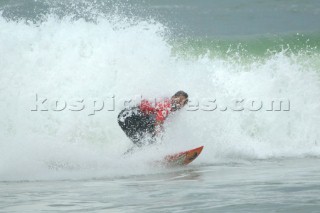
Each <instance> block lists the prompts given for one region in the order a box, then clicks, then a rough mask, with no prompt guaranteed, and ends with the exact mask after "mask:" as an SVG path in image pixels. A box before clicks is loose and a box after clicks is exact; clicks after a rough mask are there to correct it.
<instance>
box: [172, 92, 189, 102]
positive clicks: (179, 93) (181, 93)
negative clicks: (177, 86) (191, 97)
mask: <svg viewBox="0 0 320 213" xmlns="http://www.w3.org/2000/svg"><path fill="white" fill-rule="evenodd" d="M181 95H182V96H183V97H185V98H186V103H187V102H188V94H187V93H186V92H184V91H182V90H180V91H178V92H176V93H175V94H174V95H173V97H179V96H181Z"/></svg>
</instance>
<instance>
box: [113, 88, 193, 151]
mask: <svg viewBox="0 0 320 213" xmlns="http://www.w3.org/2000/svg"><path fill="white" fill-rule="evenodd" d="M187 102H188V94H187V93H186V92H184V91H178V92H176V93H175V94H174V95H173V96H172V97H171V98H164V99H162V100H161V101H154V102H151V101H148V100H142V101H141V102H140V103H139V104H138V105H137V106H134V107H130V108H126V109H124V110H122V111H121V112H120V113H119V115H118V123H119V125H120V127H121V129H122V130H123V131H124V132H125V134H126V135H127V136H128V137H129V138H130V140H131V141H132V142H133V143H134V144H135V145H137V146H138V147H141V146H143V145H145V144H152V143H154V142H155V141H156V138H157V137H158V136H160V135H161V133H162V132H163V131H164V129H163V123H164V121H165V119H166V118H167V117H168V115H169V114H170V113H172V112H175V111H177V110H180V109H181V108H182V107H184V106H185V105H186V104H187Z"/></svg>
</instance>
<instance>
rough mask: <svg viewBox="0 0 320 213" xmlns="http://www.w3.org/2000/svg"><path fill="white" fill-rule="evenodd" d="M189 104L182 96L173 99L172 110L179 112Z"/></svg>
mask: <svg viewBox="0 0 320 213" xmlns="http://www.w3.org/2000/svg"><path fill="white" fill-rule="evenodd" d="M187 102H188V99H187V98H186V97H184V96H183V95H180V96H178V97H172V109H173V110H174V111H175V110H179V109H181V108H182V107H184V106H185V105H186V104H187Z"/></svg>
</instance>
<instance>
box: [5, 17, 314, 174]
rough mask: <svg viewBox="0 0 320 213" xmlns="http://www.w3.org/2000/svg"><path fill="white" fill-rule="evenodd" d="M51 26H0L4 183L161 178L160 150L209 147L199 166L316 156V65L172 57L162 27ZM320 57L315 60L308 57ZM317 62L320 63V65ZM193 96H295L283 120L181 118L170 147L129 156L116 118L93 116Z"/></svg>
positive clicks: (276, 116) (289, 59)
mask: <svg viewBox="0 0 320 213" xmlns="http://www.w3.org/2000/svg"><path fill="white" fill-rule="evenodd" d="M117 20H118V21H114V20H107V19H100V20H99V21H98V23H97V24H93V23H88V22H85V21H83V20H78V21H71V20H70V19H68V18H65V19H63V20H59V19H57V18H55V17H49V18H48V20H47V21H46V22H44V23H42V24H28V25H26V24H25V23H24V22H23V21H21V22H8V21H6V20H4V19H3V18H0V28H1V33H0V55H1V59H0V70H1V78H0V94H1V97H2V98H1V99H2V104H1V105H0V110H1V114H0V117H1V119H0V131H1V134H0V140H1V142H0V146H1V148H0V152H1V153H0V180H24V179H55V178H59V179H61V178H87V177H99V176H116V175H126V174H141V173H145V172H158V169H155V168H152V167H150V166H148V163H145V162H152V161H153V160H155V159H160V158H161V156H163V155H164V154H165V153H168V152H174V151H178V150H184V149H188V148H194V147H196V146H199V145H204V146H205V149H204V151H203V154H202V156H201V158H199V160H197V161H198V162H200V163H201V162H205V163H214V162H216V160H217V159H234V160H238V159H256V158H269V157H286V156H290V157H301V156H306V155H313V156H319V154H320V149H319V145H318V143H319V139H320V137H319V131H318V130H319V128H320V119H319V113H318V112H319V109H320V102H319V95H320V88H319V77H318V74H317V73H316V70H314V66H311V65H310V66H309V64H310V63H312V61H308V60H307V59H306V60H302V59H301V58H304V59H305V58H306V57H305V56H304V57H301V56H299V55H290V54H286V53H285V52H281V53H278V54H274V55H272V56H270V57H268V58H266V59H265V60H262V61H257V62H256V63H249V64H243V63H241V62H238V61H236V60H233V59H232V58H230V59H221V58H213V59H212V58H209V57H207V56H203V57H200V58H198V59H183V58H177V57H174V56H172V53H171V46H170V45H169V44H168V42H167V41H166V38H165V37H164V36H163V34H164V32H165V30H166V29H165V27H164V26H163V25H162V24H160V23H157V22H144V21H141V22H136V23H134V24H132V22H131V21H129V22H127V21H125V20H123V21H119V20H121V19H120V18H117ZM313 58H315V57H313ZM316 58H317V59H319V57H316ZM177 90H185V91H186V92H188V93H189V95H190V97H191V98H208V97H209V98H211V97H212V98H217V100H220V99H229V100H231V99H234V98H245V99H253V98H258V99H266V100H270V99H276V98H280V99H281V98H284V99H289V100H290V102H291V109H290V111H288V112H267V111H259V112H249V111H244V112H232V111H226V112H221V111H219V110H216V111H213V112H204V111H195V112H191V111H186V110H184V111H182V112H179V113H177V114H176V115H175V117H173V118H171V120H172V122H171V123H169V124H167V133H166V135H165V138H164V142H163V145H162V146H160V147H156V148H150V149H147V150H144V151H142V152H141V153H140V154H137V155H134V156H131V157H129V158H123V157H122V153H123V152H124V151H125V150H126V149H127V148H128V147H129V146H130V141H129V140H128V139H127V138H126V137H125V135H124V133H123V132H122V131H121V129H120V128H119V126H118V124H117V113H118V112H119V109H120V108H121V107H120V106H119V104H117V106H116V110H115V111H107V110H102V111H99V112H96V113H95V115H92V116H88V114H90V111H88V110H87V108H90V107H92V106H91V105H90V104H92V103H93V102H92V101H93V100H95V99H98V100H106V99H107V98H108V97H110V96H112V95H115V100H116V102H117V103H119V102H120V99H123V98H130V97H134V96H136V95H139V94H143V95H144V96H145V97H161V96H170V95H172V94H173V93H174V92H176V91H177ZM36 94H38V96H39V98H41V99H43V98H48V99H49V100H55V99H57V98H59V99H61V100H67V101H69V100H70V99H74V98H80V99H84V100H85V103H86V104H88V106H87V105H86V107H87V108H86V109H85V110H83V111H81V112H71V111H68V110H64V111H62V112H54V111H52V110H49V111H36V112H35V111H31V110H32V109H35V103H36V101H35V95H36Z"/></svg>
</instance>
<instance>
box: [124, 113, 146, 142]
mask: <svg viewBox="0 0 320 213" xmlns="http://www.w3.org/2000/svg"><path fill="white" fill-rule="evenodd" d="M118 123H119V126H120V127H121V129H122V130H123V131H124V132H125V134H126V135H127V136H128V138H130V140H131V141H132V142H133V143H134V144H135V145H137V146H142V143H141V139H142V137H143V132H141V128H140V125H141V124H140V115H138V114H136V113H135V111H130V110H128V109H126V110H122V111H121V112H120V114H119V115H118Z"/></svg>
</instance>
